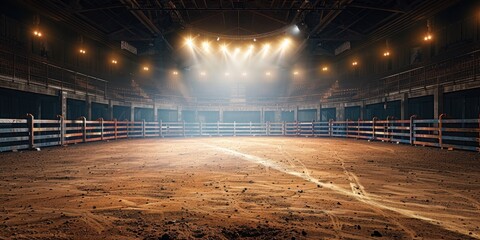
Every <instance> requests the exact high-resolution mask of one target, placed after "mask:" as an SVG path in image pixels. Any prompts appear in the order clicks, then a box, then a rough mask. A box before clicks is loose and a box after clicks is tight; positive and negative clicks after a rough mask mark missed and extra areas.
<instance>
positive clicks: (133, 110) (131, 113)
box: [130, 103, 135, 122]
mask: <svg viewBox="0 0 480 240" xmlns="http://www.w3.org/2000/svg"><path fill="white" fill-rule="evenodd" d="M130 121H132V122H133V121H135V107H134V106H133V103H132V105H130Z"/></svg>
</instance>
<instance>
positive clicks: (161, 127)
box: [159, 120, 163, 137]
mask: <svg viewBox="0 0 480 240" xmlns="http://www.w3.org/2000/svg"><path fill="white" fill-rule="evenodd" d="M159 124H160V137H163V122H162V120H160V123H159Z"/></svg>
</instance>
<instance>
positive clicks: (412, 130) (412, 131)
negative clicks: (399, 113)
mask: <svg viewBox="0 0 480 240" xmlns="http://www.w3.org/2000/svg"><path fill="white" fill-rule="evenodd" d="M416 117H417V116H416V115H412V116H410V145H414V144H415V121H414V120H415V118H416Z"/></svg>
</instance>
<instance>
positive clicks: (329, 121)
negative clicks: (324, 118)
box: [328, 119, 333, 137]
mask: <svg viewBox="0 0 480 240" xmlns="http://www.w3.org/2000/svg"><path fill="white" fill-rule="evenodd" d="M332 135H333V120H332V119H330V120H328V136H329V137H331V136H332Z"/></svg>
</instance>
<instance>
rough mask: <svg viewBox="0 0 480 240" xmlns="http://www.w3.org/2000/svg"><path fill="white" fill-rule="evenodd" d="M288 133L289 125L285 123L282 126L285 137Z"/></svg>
mask: <svg viewBox="0 0 480 240" xmlns="http://www.w3.org/2000/svg"><path fill="white" fill-rule="evenodd" d="M286 133H287V123H286V122H285V121H283V124H282V134H283V136H285V135H286Z"/></svg>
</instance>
